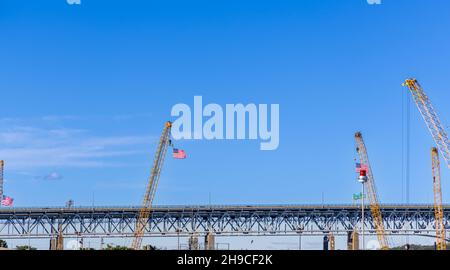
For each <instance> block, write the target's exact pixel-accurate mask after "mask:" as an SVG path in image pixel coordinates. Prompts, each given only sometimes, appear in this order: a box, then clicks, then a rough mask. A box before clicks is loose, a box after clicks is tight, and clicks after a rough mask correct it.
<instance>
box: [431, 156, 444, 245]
mask: <svg viewBox="0 0 450 270" xmlns="http://www.w3.org/2000/svg"><path fill="white" fill-rule="evenodd" d="M431 160H432V163H431V164H432V171H433V192H434V216H435V226H436V248H437V250H446V249H447V244H446V241H445V227H444V209H443V207H442V191H441V170H440V162H439V152H438V149H437V148H436V147H433V148H432V149H431Z"/></svg>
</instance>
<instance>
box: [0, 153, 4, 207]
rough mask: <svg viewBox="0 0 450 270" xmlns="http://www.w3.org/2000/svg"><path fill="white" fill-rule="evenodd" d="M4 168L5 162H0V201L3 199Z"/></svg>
mask: <svg viewBox="0 0 450 270" xmlns="http://www.w3.org/2000/svg"><path fill="white" fill-rule="evenodd" d="M4 166H5V162H4V161H3V160H0V200H2V199H3V167H4Z"/></svg>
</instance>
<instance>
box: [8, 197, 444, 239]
mask: <svg viewBox="0 0 450 270" xmlns="http://www.w3.org/2000/svg"><path fill="white" fill-rule="evenodd" d="M381 212H382V216H383V220H384V224H385V227H386V232H387V233H389V234H394V235H395V234H399V235H401V234H422V235H424V234H430V235H432V234H434V232H435V231H434V208H433V206H432V205H383V206H382V207H381ZM138 214H139V208H138V207H95V208H93V207H90V208H89V207H80V208H57V207H52V208H43V207H41V208H1V209H0V238H2V239H12V238H24V237H29V238H49V237H55V236H56V235H57V234H58V232H62V233H63V235H64V236H65V237H68V238H70V237H80V236H81V237H132V236H133V233H134V228H135V225H136V219H137V216H138ZM449 220H450V205H446V206H444V221H445V226H446V228H449V226H450V224H449ZM360 222H361V208H360V207H359V206H356V205H272V206H271V205H266V206H168V207H162V206H159V207H154V208H153V210H152V211H151V214H150V218H149V219H148V222H147V226H146V231H145V236H146V237H149V236H188V235H192V234H206V233H208V232H214V233H215V234H216V235H223V236H233V235H240V236H242V235H299V234H302V235H323V234H324V233H328V232H333V233H334V234H337V235H339V234H347V232H349V231H352V230H353V229H354V228H355V227H356V228H358V227H359V226H360ZM364 222H365V226H366V230H367V233H369V234H375V230H374V224H373V221H372V217H371V215H370V209H369V208H367V209H366V215H365V220H364Z"/></svg>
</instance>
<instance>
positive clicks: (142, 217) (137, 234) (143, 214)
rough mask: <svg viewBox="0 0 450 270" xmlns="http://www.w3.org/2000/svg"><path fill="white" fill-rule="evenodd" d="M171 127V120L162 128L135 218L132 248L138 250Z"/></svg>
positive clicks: (168, 144) (169, 144)
mask: <svg viewBox="0 0 450 270" xmlns="http://www.w3.org/2000/svg"><path fill="white" fill-rule="evenodd" d="M171 128H172V123H171V122H166V124H165V126H164V130H163V132H162V134H161V138H160V139H159V145H158V149H157V150H156V155H155V160H154V163H153V168H152V171H151V174H150V179H149V181H148V185H147V189H146V192H145V195H144V200H143V203H142V207H141V209H140V211H139V217H138V219H137V220H136V227H135V230H134V238H133V243H132V248H133V249H135V250H138V249H140V248H141V244H142V237H143V236H144V233H145V228H146V225H147V224H148V218H149V216H150V210H151V207H152V203H153V198H154V197H155V192H156V188H157V186H158V181H159V177H160V175H161V169H162V166H163V163H164V158H165V156H166V153H167V149H168V148H169V146H171V145H172V143H171V140H170V131H171Z"/></svg>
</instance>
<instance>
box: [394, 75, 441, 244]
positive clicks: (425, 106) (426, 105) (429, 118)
mask: <svg viewBox="0 0 450 270" xmlns="http://www.w3.org/2000/svg"><path fill="white" fill-rule="evenodd" d="M403 86H407V87H408V88H409V90H410V92H411V94H412V96H413V98H414V102H415V103H416V105H417V108H418V109H419V112H420V114H421V115H422V118H423V120H424V121H425V124H426V125H427V127H428V130H429V131H430V133H431V136H432V137H433V139H434V141H435V142H436V144H437V146H438V148H439V150H440V152H441V153H442V156H443V157H444V159H445V161H446V162H447V166H448V167H449V168H450V143H449V140H448V136H447V133H446V132H445V129H444V127H443V126H442V124H441V121H440V120H439V117H438V115H437V113H436V112H435V110H434V108H433V105H432V104H431V101H430V99H429V98H428V96H427V95H426V94H425V92H424V91H423V88H422V86H421V85H420V84H419V82H418V81H417V80H416V79H408V80H406V81H405V83H403ZM438 148H432V149H431V156H432V170H433V193H434V213H435V222H436V223H435V226H436V244H437V249H438V250H445V249H447V246H446V241H445V236H446V235H445V227H444V212H443V209H442V191H441V175H440V162H439V152H438Z"/></svg>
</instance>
